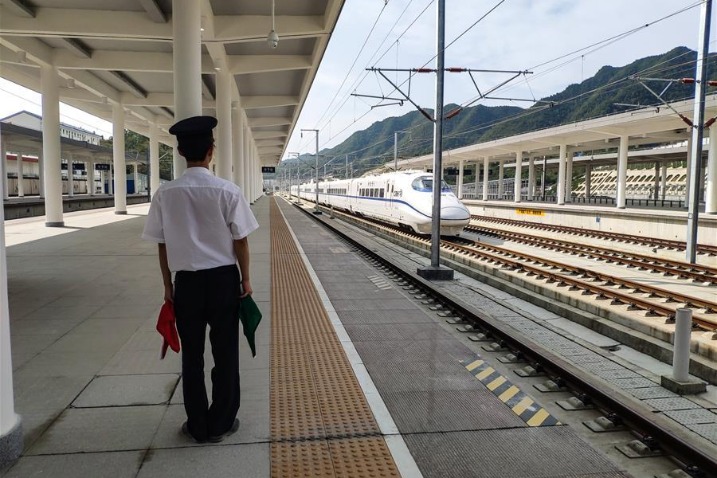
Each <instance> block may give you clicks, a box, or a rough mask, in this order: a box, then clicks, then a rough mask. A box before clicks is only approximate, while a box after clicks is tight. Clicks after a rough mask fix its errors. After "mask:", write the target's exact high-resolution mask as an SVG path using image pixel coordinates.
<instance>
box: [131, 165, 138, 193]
mask: <svg viewBox="0 0 717 478" xmlns="http://www.w3.org/2000/svg"><path fill="white" fill-rule="evenodd" d="M132 176H133V177H132V180H133V181H134V193H135V194H139V164H137V163H134V164H133V165H132Z"/></svg>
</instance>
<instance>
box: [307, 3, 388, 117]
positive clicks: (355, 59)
mask: <svg viewBox="0 0 717 478" xmlns="http://www.w3.org/2000/svg"><path fill="white" fill-rule="evenodd" d="M387 5H388V3H384V4H383V7H381V10H380V11H379V12H378V15H377V16H376V20H374V22H373V25H372V26H371V29H370V30H369V32H368V34H367V35H366V38H365V39H364V42H363V45H361V48H360V49H359V52H358V53H357V54H356V57H355V58H354V61H353V63H351V66H350V67H349V69H348V71H347V72H346V75H345V76H344V79H343V80H342V81H341V84H340V85H339V87H338V88H337V90H336V93H335V94H334V96H333V98H331V101H330V102H329V105H328V106H327V107H326V110H324V114H323V115H322V116H321V117H320V118H319V120H318V121H317V123H320V122H321V120H322V119H323V118H324V116H325V115H326V111H328V110H329V109H331V106H332V105H333V104H334V101H335V100H336V97H337V96H338V95H339V92H341V89H342V88H343V87H344V84H345V83H346V80H347V79H348V77H349V76H350V75H351V71H352V70H353V68H354V66H356V62H357V61H358V59H359V58H360V57H361V53H363V50H364V48H366V44H367V43H368V41H369V39H370V38H371V35H372V34H373V32H374V30H375V29H376V25H378V21H379V20H380V19H381V15H383V12H384V11H385V10H386V6H387ZM317 129H318V128H317Z"/></svg>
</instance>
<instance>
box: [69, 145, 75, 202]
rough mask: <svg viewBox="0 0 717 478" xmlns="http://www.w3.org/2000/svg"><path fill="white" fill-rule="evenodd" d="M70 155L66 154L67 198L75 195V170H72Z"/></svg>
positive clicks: (72, 163)
mask: <svg viewBox="0 0 717 478" xmlns="http://www.w3.org/2000/svg"><path fill="white" fill-rule="evenodd" d="M74 164H75V163H74V161H72V153H67V196H68V197H72V196H74V195H75V170H74V169H73V166H74Z"/></svg>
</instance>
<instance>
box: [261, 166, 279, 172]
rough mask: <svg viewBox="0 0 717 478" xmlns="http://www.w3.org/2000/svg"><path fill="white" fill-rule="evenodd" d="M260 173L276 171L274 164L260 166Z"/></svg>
mask: <svg viewBox="0 0 717 478" xmlns="http://www.w3.org/2000/svg"><path fill="white" fill-rule="evenodd" d="M261 172H262V174H264V173H276V167H275V166H262V167H261Z"/></svg>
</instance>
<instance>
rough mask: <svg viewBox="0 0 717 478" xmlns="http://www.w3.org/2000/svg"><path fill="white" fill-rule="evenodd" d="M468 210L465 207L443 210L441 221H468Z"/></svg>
mask: <svg viewBox="0 0 717 478" xmlns="http://www.w3.org/2000/svg"><path fill="white" fill-rule="evenodd" d="M468 216H469V214H468V210H467V209H466V208H464V207H458V206H448V207H442V208H441V219H443V220H447V221H451V220H453V221H462V220H464V219H468Z"/></svg>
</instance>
